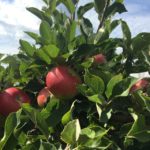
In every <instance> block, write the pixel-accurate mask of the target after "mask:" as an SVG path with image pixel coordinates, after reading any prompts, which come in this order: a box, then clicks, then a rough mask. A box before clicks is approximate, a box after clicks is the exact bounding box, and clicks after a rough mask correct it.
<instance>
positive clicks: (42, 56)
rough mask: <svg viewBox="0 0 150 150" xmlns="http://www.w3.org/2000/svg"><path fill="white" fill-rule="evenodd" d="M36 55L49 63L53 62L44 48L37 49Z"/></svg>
mask: <svg viewBox="0 0 150 150" xmlns="http://www.w3.org/2000/svg"><path fill="white" fill-rule="evenodd" d="M36 55H37V57H38V58H40V59H41V60H43V61H44V62H46V63H47V64H51V58H50V57H49V56H48V55H47V54H46V53H45V52H44V51H43V50H42V49H40V50H38V51H36Z"/></svg>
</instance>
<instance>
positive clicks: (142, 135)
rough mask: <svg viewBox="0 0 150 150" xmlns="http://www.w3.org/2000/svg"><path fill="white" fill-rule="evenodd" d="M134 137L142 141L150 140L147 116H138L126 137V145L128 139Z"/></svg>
mask: <svg viewBox="0 0 150 150" xmlns="http://www.w3.org/2000/svg"><path fill="white" fill-rule="evenodd" d="M132 138H135V139H137V140H138V141H139V142H142V143H145V142H149V141H150V130H148V129H147V128H146V123H145V117H144V116H142V115H138V116H136V119H135V121H134V123H133V125H132V127H131V129H130V131H129V132H128V134H127V136H126V138H125V145H126V144H127V143H128V140H129V139H132Z"/></svg>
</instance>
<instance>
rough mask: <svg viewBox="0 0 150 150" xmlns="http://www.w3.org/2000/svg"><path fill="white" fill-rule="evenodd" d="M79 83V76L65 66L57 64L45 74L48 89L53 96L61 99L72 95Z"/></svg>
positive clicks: (75, 92)
mask: <svg viewBox="0 0 150 150" xmlns="http://www.w3.org/2000/svg"><path fill="white" fill-rule="evenodd" d="M80 83H81V80H80V78H79V76H78V75H77V74H76V73H75V72H74V71H73V70H72V69H70V68H69V67H67V66H57V67H55V68H53V69H52V70H51V71H50V72H48V74H47V76H46V85H47V87H48V89H49V90H50V91H51V93H52V94H53V95H54V96H56V97H58V98H62V99H67V98H72V97H74V96H75V95H76V94H77V85H78V84H80Z"/></svg>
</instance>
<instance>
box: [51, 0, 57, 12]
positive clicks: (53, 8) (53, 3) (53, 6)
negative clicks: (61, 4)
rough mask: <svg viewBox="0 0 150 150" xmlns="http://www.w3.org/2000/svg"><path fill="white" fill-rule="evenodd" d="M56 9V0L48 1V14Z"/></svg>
mask: <svg viewBox="0 0 150 150" xmlns="http://www.w3.org/2000/svg"><path fill="white" fill-rule="evenodd" d="M55 9H56V0H50V1H49V11H50V14H51V13H53V12H54V11H55Z"/></svg>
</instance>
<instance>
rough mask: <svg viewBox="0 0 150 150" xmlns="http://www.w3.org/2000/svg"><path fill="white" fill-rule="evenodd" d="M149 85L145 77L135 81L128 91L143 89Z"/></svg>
mask: <svg viewBox="0 0 150 150" xmlns="http://www.w3.org/2000/svg"><path fill="white" fill-rule="evenodd" d="M148 85H149V82H148V81H147V80H145V79H141V80H139V81H137V82H136V83H135V84H134V85H133V86H132V87H131V89H130V93H131V92H134V91H137V90H140V89H143V88H145V87H147V86H148Z"/></svg>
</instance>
